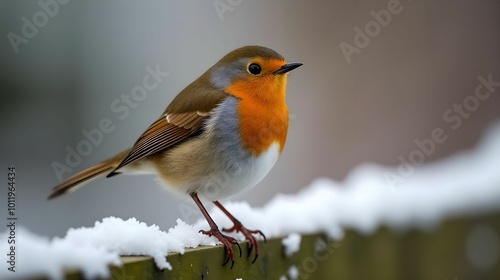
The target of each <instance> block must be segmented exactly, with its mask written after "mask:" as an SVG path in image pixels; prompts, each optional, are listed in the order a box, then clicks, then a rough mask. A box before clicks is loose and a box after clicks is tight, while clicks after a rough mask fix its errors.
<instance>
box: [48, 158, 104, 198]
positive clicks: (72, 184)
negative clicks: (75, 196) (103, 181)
mask: <svg viewBox="0 0 500 280" xmlns="http://www.w3.org/2000/svg"><path fill="white" fill-rule="evenodd" d="M111 170H113V166H112V165H111V164H109V163H108V162H101V163H98V164H96V165H94V166H92V167H89V168H87V169H85V170H82V171H80V172H78V173H76V174H75V175H73V176H71V177H70V178H68V179H67V180H66V181H64V182H62V183H60V184H59V185H57V186H55V187H54V188H53V189H52V191H51V192H50V194H49V197H48V199H52V198H56V197H58V196H61V195H63V194H66V193H69V192H73V191H76V190H77V189H78V188H81V187H83V186H84V185H85V184H87V183H89V182H90V181H91V180H92V179H96V178H97V177H99V176H100V175H104V173H106V172H109V171H111Z"/></svg>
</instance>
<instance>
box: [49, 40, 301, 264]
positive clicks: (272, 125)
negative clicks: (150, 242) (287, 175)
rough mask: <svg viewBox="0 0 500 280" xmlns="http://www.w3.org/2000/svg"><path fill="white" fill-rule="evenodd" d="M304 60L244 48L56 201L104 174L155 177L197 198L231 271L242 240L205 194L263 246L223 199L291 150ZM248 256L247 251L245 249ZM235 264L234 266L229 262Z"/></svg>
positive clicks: (60, 189) (62, 187)
mask: <svg viewBox="0 0 500 280" xmlns="http://www.w3.org/2000/svg"><path fill="white" fill-rule="evenodd" d="M301 65H302V63H287V62H286V60H285V59H284V58H283V57H282V56H281V55H280V54H278V53H277V52H275V51H274V50H272V49H269V48H265V47H260V46H246V47H242V48H239V49H236V50H234V51H232V52H230V53H228V54H227V55H226V56H224V57H223V58H222V59H221V60H219V61H218V62H217V63H216V64H215V65H213V66H212V67H210V69H208V70H207V71H206V72H205V73H203V75H201V76H200V77H199V78H198V79H196V80H195V81H194V82H192V83H191V84H190V85H188V86H187V87H186V88H185V89H183V90H182V91H181V92H180V93H179V94H178V95H177V96H176V97H175V98H174V100H173V101H172V102H171V103H170V105H169V106H168V107H167V109H166V110H165V112H164V113H163V114H162V115H161V116H160V117H159V118H158V120H156V121H155V122H154V123H153V124H152V125H151V126H149V128H148V129H147V130H146V131H145V132H144V133H143V134H142V135H141V136H140V137H139V139H138V140H137V141H136V142H135V144H134V146H133V147H132V148H130V149H128V150H125V151H123V152H121V153H119V154H118V155H116V156H114V157H112V158H110V159H107V160H105V161H103V162H101V163H98V164H96V165H94V166H92V167H89V168H87V169H85V170H83V171H81V172H79V173H77V174H75V175H73V176H71V177H70V178H68V179H67V180H66V181H64V182H62V183H60V184H59V185H57V186H56V187H54V189H53V190H52V192H51V193H50V195H49V197H48V198H49V199H51V198H55V197H57V196H60V195H62V194H65V193H68V192H71V191H74V190H76V189H77V188H79V187H81V186H83V185H84V184H85V183H87V182H88V181H90V180H91V179H94V178H96V177H98V176H101V175H106V177H112V176H114V175H117V174H121V173H137V172H140V173H155V174H157V175H158V176H159V177H160V178H161V179H162V181H163V182H164V183H165V185H166V186H168V187H169V188H170V189H172V190H174V191H176V192H179V193H181V194H187V195H190V196H191V197H192V199H193V200H194V202H195V203H196V205H197V206H198V207H199V209H200V210H201V212H202V214H203V216H205V218H206V220H207V222H208V224H209V226H210V229H209V230H206V231H202V233H204V234H206V235H209V236H214V237H216V238H217V239H218V240H219V241H220V242H222V244H223V245H224V247H225V251H226V253H227V256H228V261H229V260H231V262H232V264H231V267H232V266H233V265H234V251H233V249H232V245H237V246H238V247H239V244H238V242H237V241H236V239H234V238H232V237H230V236H227V235H224V234H222V233H221V231H220V230H219V228H218V227H217V225H216V224H215V222H214V221H213V219H212V218H211V217H210V215H209V214H208V212H207V210H206V209H205V207H204V206H203V204H202V202H201V200H200V198H199V197H201V198H202V199H203V200H208V201H212V202H213V203H214V204H215V205H216V206H217V207H219V208H220V209H221V210H222V212H224V213H225V214H226V215H227V216H228V217H229V219H231V221H232V222H233V223H234V226H233V227H231V228H230V229H223V231H226V232H233V231H236V232H241V233H242V234H243V235H244V236H245V238H246V239H247V240H248V241H249V252H251V251H252V248H255V257H254V259H253V262H255V260H256V259H257V257H258V255H259V248H258V243H257V240H256V238H255V237H254V235H255V234H260V235H262V237H263V238H264V240H265V236H264V234H262V232H261V231H260V230H249V229H247V228H245V227H244V226H243V225H242V224H241V223H240V222H239V221H238V220H237V219H236V218H235V217H234V216H233V215H231V214H230V213H229V212H228V211H227V210H226V209H225V208H224V207H223V206H222V204H221V203H220V202H219V200H220V199H223V198H226V197H229V196H231V195H234V194H236V193H238V192H241V191H244V190H248V189H250V188H252V187H253V186H254V185H255V184H257V183H258V182H259V181H260V180H262V179H263V178H264V176H266V174H267V173H268V172H269V170H271V168H272V166H273V165H274V163H275V162H276V160H277V159H278V156H279V155H280V154H281V152H282V151H283V147H284V146H285V141H286V137H287V131H288V109H287V106H286V103H285V95H286V82H287V73H288V72H289V71H291V70H293V69H295V68H297V67H299V66H301ZM240 255H241V249H240ZM226 263H227V262H226Z"/></svg>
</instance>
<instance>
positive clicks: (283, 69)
mask: <svg viewBox="0 0 500 280" xmlns="http://www.w3.org/2000/svg"><path fill="white" fill-rule="evenodd" d="M300 66H302V63H300V62H292V63H287V64H285V65H283V66H281V68H280V69H278V70H276V71H274V72H273V74H285V73H287V72H290V71H292V70H293V69H295V68H297V67H300Z"/></svg>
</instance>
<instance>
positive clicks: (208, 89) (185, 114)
mask: <svg viewBox="0 0 500 280" xmlns="http://www.w3.org/2000/svg"><path fill="white" fill-rule="evenodd" d="M209 77H210V70H209V71H207V72H205V74H203V75H201V76H200V77H199V78H198V79H197V80H195V81H194V82H193V83H191V84H190V85H188V86H187V87H186V88H185V89H183V90H182V91H181V92H180V93H179V94H178V95H177V96H176V97H175V98H174V100H172V103H170V105H169V106H168V107H167V109H166V110H165V113H164V114H163V115H162V116H161V117H160V119H158V120H157V121H155V122H154V123H153V124H152V125H151V126H150V127H149V128H148V129H147V130H146V132H144V133H143V134H142V135H141V137H139V139H138V140H137V141H136V142H135V144H134V146H133V147H132V149H131V150H130V153H129V154H128V155H127V156H126V157H125V158H124V159H123V160H122V162H121V163H120V164H119V165H118V167H117V168H115V169H114V170H113V171H112V172H111V173H110V174H109V175H108V176H107V177H111V176H113V175H116V174H118V173H119V172H117V170H118V169H120V168H122V167H123V166H125V165H127V164H130V163H132V162H135V161H137V160H140V159H141V158H143V157H146V156H149V155H152V154H154V153H157V152H160V151H162V150H165V149H168V148H171V147H172V146H174V145H176V144H179V143H181V142H183V141H185V140H187V139H189V138H190V137H193V136H195V135H198V134H199V133H201V132H202V129H203V121H204V120H205V119H206V118H208V117H209V116H210V112H211V111H212V110H213V109H214V108H215V107H217V105H218V104H220V102H222V100H224V99H225V98H226V97H227V93H226V92H224V91H221V90H218V89H215V88H214V87H213V85H212V83H211V82H210V80H209Z"/></svg>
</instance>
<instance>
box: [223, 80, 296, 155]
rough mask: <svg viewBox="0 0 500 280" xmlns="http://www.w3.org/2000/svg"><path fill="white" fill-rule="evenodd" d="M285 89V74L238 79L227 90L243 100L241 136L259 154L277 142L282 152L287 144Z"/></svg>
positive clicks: (248, 146)
mask: <svg viewBox="0 0 500 280" xmlns="http://www.w3.org/2000/svg"><path fill="white" fill-rule="evenodd" d="M285 89H286V76H285V75H283V76H274V75H269V76H268V77H255V78H253V79H251V80H245V81H236V82H234V83H233V85H231V86H230V87H228V88H227V89H226V90H227V91H228V92H229V93H230V94H232V95H234V96H236V97H238V98H239V99H240V102H239V105H238V106H239V107H238V111H239V115H240V126H241V128H240V129H241V130H240V135H241V139H242V142H243V144H244V145H245V147H246V148H247V149H249V150H250V151H251V152H252V153H253V154H254V155H255V156H259V155H260V154H261V153H262V152H264V151H266V150H267V149H268V148H269V147H270V146H271V145H272V144H273V143H276V142H277V143H279V145H280V153H281V151H282V150H283V148H284V147H285V142H286V136H287V132H288V108H287V106H286V103H285Z"/></svg>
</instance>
